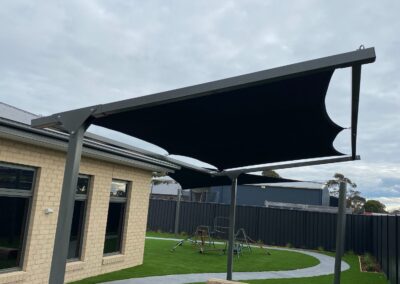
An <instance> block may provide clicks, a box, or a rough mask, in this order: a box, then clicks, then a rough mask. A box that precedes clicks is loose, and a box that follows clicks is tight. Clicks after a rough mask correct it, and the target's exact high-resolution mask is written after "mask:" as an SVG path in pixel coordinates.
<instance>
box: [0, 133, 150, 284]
mask: <svg viewBox="0 0 400 284" xmlns="http://www.w3.org/2000/svg"><path fill="white" fill-rule="evenodd" d="M65 156H66V153H65V152H61V151H55V150H51V149H46V148H43V147H37V146H32V145H28V144H23V143H18V142H15V141H11V140H7V139H0V161H1V162H8V163H13V164H20V165H25V166H31V167H36V168H37V169H38V172H37V179H36V186H35V188H34V193H33V198H32V207H31V212H30V218H29V220H28V222H29V224H28V232H27V239H26V245H25V255H24V260H23V267H22V271H14V272H9V273H1V274H0V284H1V283H32V284H33V283H47V282H48V277H49V273H50V264H51V257H52V252H53V245H54V237H55V230H56V225H57V217H58V216H57V215H58V208H59V202H60V194H61V185H62V179H63V174H64V165H65ZM79 172H80V173H82V174H86V175H90V176H91V177H92V179H91V188H90V191H89V196H88V201H87V202H88V203H87V209H86V220H85V229H84V235H83V244H82V258H81V260H80V261H74V262H69V263H68V264H67V267H66V270H67V272H66V282H69V281H73V280H78V279H82V278H85V277H89V276H94V275H98V274H101V273H106V272H110V271H114V270H119V269H123V268H127V267H132V266H135V265H139V264H141V263H142V262H143V251H144V238H145V231H146V223H147V209H148V202H149V193H150V180H151V172H149V171H145V170H141V169H137V168H132V167H128V166H124V165H118V164H113V163H109V162H104V161H100V160H94V159H90V158H86V157H83V158H82V161H81V165H80V171H79ZM112 179H121V180H127V181H130V182H131V184H132V187H131V192H130V194H129V195H128V201H127V209H126V215H125V226H124V235H123V244H122V253H121V254H118V255H113V256H105V257H104V256H103V245H104V238H105V230H106V223H107V212H108V204H109V195H110V186H111V181H112ZM46 208H52V209H53V210H54V213H53V214H48V215H46V214H45V213H44V210H45V209H46Z"/></svg>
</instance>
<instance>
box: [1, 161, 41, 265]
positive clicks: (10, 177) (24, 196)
mask: <svg viewBox="0 0 400 284" xmlns="http://www.w3.org/2000/svg"><path fill="white" fill-rule="evenodd" d="M34 180H35V169H33V168H28V167H20V166H15V165H11V164H6V163H0V269H12V268H17V267H21V266H22V257H23V251H24V241H25V232H26V231H27V228H26V226H27V220H28V215H29V211H30V210H29V209H30V204H31V199H32V192H33V185H34Z"/></svg>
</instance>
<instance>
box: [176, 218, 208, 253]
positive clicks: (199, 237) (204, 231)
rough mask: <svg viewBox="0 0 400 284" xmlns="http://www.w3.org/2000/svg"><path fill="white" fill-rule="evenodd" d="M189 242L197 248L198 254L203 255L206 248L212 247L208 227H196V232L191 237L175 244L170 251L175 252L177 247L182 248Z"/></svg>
mask: <svg viewBox="0 0 400 284" xmlns="http://www.w3.org/2000/svg"><path fill="white" fill-rule="evenodd" d="M185 242H190V243H191V244H193V245H195V246H197V247H198V248H199V252H200V253H204V252H205V250H206V249H207V247H214V248H215V244H214V240H213V238H212V237H211V229H210V226H205V225H200V226H197V227H196V230H195V231H194V233H193V234H192V235H190V236H189V237H187V238H186V239H183V240H181V241H179V242H178V243H176V244H175V245H174V246H173V247H172V249H171V251H175V250H176V248H177V247H179V246H182V245H183V243H185Z"/></svg>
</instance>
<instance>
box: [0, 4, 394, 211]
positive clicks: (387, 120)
mask: <svg viewBox="0 0 400 284" xmlns="http://www.w3.org/2000/svg"><path fill="white" fill-rule="evenodd" d="M399 11H400V1H398V0H395V1H292V2H289V1H284V2H282V1H266V0H260V1H126V0H123V1H89V0H85V1H16V0H11V1H2V2H1V6H0V47H1V52H0V62H1V64H0V99H1V101H3V102H5V103H7V104H10V105H14V106H17V107H19V108H22V109H25V110H28V111H31V112H33V113H38V114H42V115H49V114H52V113H56V112H60V111H64V110H68V109H74V108H78V107H84V106H88V105H93V104H101V103H107V102H111V101H116V100H122V99H126V98H132V97H137V96H141V95H146V94H151V93H154V92H158V91H165V90H169V89H174V88H178V87H183V86H188V85H192V84H197V83H204V82H207V81H212V80H216V79H222V78H225V77H230V76H234V75H241V74H245V73H249V72H254V71H258V70H264V69H269V68H272V67H277V66H281V65H286V64H290V63H295V62H299V61H303V60H308V59H314V58H318V57H323V56H328V55H333V54H337V53H341V52H347V51H352V50H356V49H357V48H358V47H359V46H360V45H361V44H363V45H364V46H365V47H372V46H374V47H375V48H376V53H377V61H376V62H375V63H373V64H369V65H364V67H363V73H362V82H361V101H360V114H359V115H360V119H359V136H358V137H359V139H358V149H359V150H358V152H359V154H360V155H361V157H362V161H357V162H350V163H343V164H336V165H330V166H318V167H308V168H301V169H300V168H297V169H293V170H284V171H280V174H282V175H284V176H285V177H288V178H297V179H302V180H313V181H314V180H316V181H325V180H327V179H329V178H330V177H332V175H333V174H334V173H335V172H341V173H344V174H345V175H347V176H348V177H349V178H351V179H353V181H354V182H356V183H357V184H358V188H359V190H360V191H361V192H362V194H363V195H364V196H366V197H368V198H371V199H372V198H373V199H379V200H381V201H383V202H384V203H385V204H386V205H387V206H388V207H389V208H394V207H400V145H399V144H400V115H399V112H400V95H399V92H400V80H399V74H400V68H399V65H400V17H399V15H400V14H399ZM349 75H350V74H349V72H348V71H347V70H341V71H338V72H335V74H334V77H333V79H332V82H331V85H330V88H329V91H328V97H327V108H328V112H329V114H330V116H331V118H332V119H333V120H334V121H335V122H336V123H338V124H340V125H341V126H344V127H348V126H349V125H350V119H349V118H350V100H349V98H350V76H349ZM97 131H100V133H103V132H101V130H97ZM113 137H115V136H113ZM348 138H349V132H348V130H347V131H346V130H345V131H343V132H342V133H341V134H340V135H339V137H338V138H337V141H335V145H336V147H337V149H338V150H340V151H344V152H346V153H349V139H348ZM123 139H124V138H123ZM125 142H126V139H125Z"/></svg>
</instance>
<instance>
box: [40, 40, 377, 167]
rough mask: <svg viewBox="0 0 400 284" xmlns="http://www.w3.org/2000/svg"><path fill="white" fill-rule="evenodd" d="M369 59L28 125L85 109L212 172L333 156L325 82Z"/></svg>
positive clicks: (97, 120) (366, 55)
mask: <svg viewBox="0 0 400 284" xmlns="http://www.w3.org/2000/svg"><path fill="white" fill-rule="evenodd" d="M374 60H375V52H374V49H373V48H369V49H364V50H357V51H354V52H349V53H344V54H339V55H335V56H330V57H325V58H321V59H317V60H311V61H306V62H302V63H297V64H293V65H288V66H284V67H279V68H275V69H270V70H265V71H260V72H256V73H252V74H247V75H242V76H238V77H232V78H228V79H224V80H220V81H214V82H210V83H206V84H201V85H196V86H192V87H187V88H182V89H177V90H173V91H168V92H163V93H158V94H154V95H150V96H144V97H140V98H134V99H129V100H125V101H120V102H115V103H110V104H106V105H98V106H92V107H89V108H85V109H80V110H75V111H70V112H65V113H60V114H56V115H53V116H52V117H48V118H41V119H39V120H37V121H34V125H35V123H36V122H37V125H38V126H42V127H43V126H53V127H55V126H57V125H63V124H65V123H63V119H64V120H65V118H66V117H71V116H77V115H78V114H79V113H83V114H85V112H86V114H85V115H86V116H87V117H86V118H87V119H88V120H90V123H91V124H95V125H98V126H103V127H106V128H108V129H112V130H116V131H119V132H122V133H125V134H128V135H131V136H135V137H138V138H140V139H143V140H145V141H148V142H150V143H153V144H155V145H158V146H160V147H162V148H164V149H166V150H167V151H168V152H169V153H171V154H177V155H183V156H188V157H192V158H195V159H198V160H201V161H204V162H207V163H209V164H212V165H214V166H216V167H217V168H218V169H219V170H222V169H229V168H236V167H244V166H249V165H257V164H262V163H274V162H281V161H292V160H299V159H309V158H319V157H331V156H338V155H342V153H339V152H338V151H336V150H335V149H334V147H333V145H332V144H333V141H334V139H335V137H336V135H337V134H338V133H339V132H340V131H341V130H342V129H343V128H342V127H340V126H338V125H337V124H335V123H334V122H333V121H332V120H331V119H330V118H329V116H328V114H327V112H326V108H325V95H326V92H327V90H328V86H329V82H330V79H331V77H332V74H333V72H334V71H335V70H336V69H337V68H345V67H354V66H361V64H365V63H370V62H373V61H374ZM357 106H358V102H357ZM356 110H358V109H356ZM355 116H357V111H356V113H355ZM64 127H65V126H64ZM355 127H356V125H355Z"/></svg>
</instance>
